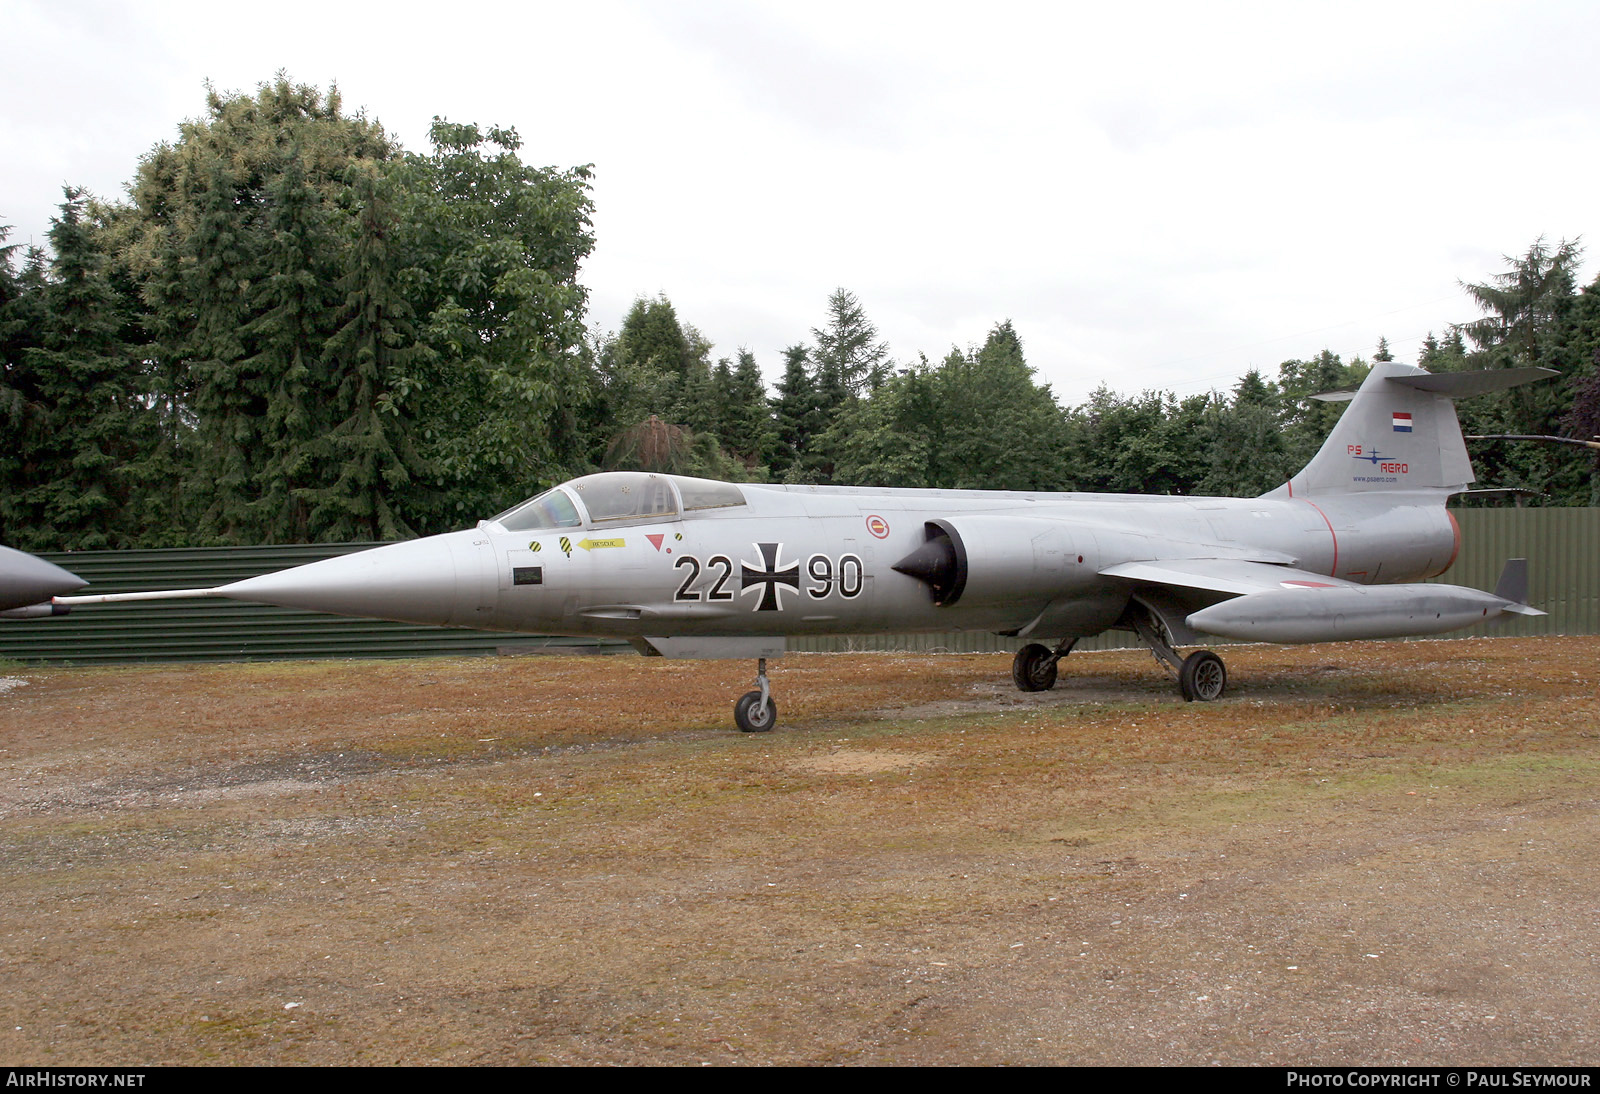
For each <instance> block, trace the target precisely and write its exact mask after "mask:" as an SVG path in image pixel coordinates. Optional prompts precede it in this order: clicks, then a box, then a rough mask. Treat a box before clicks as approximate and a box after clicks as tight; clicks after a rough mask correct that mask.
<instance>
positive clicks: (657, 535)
mask: <svg viewBox="0 0 1600 1094" xmlns="http://www.w3.org/2000/svg"><path fill="white" fill-rule="evenodd" d="M644 538H645V539H647V540H649V541H650V546H652V547H654V548H655V549H656V550H658V551H659V550H661V541H662V540H664V539H666V538H667V534H666V533H665V532H646V533H645V536H644Z"/></svg>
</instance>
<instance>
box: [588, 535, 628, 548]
mask: <svg viewBox="0 0 1600 1094" xmlns="http://www.w3.org/2000/svg"><path fill="white" fill-rule="evenodd" d="M627 545H628V541H627V540H625V539H621V538H618V539H590V538H588V537H587V536H585V537H584V538H583V539H580V540H579V541H578V546H579V547H582V548H583V549H584V550H585V551H598V550H600V549H601V548H602V547H626V546H627Z"/></svg>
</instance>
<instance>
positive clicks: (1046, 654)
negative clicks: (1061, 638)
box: [1011, 642, 1056, 691]
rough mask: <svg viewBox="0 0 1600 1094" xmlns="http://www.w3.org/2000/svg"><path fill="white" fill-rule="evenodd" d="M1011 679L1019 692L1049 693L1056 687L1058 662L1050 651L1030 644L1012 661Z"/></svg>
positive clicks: (1018, 652) (1037, 644)
mask: <svg viewBox="0 0 1600 1094" xmlns="http://www.w3.org/2000/svg"><path fill="white" fill-rule="evenodd" d="M1011 679H1012V680H1013V681H1014V682H1015V683H1016V685H1017V690H1018V691H1049V690H1050V689H1051V688H1053V687H1055V686H1056V662H1055V658H1054V657H1053V656H1052V655H1051V653H1050V651H1049V650H1048V649H1047V648H1046V647H1044V646H1041V645H1039V643H1037V642H1030V643H1028V644H1027V645H1026V646H1023V647H1022V648H1021V649H1020V650H1018V651H1017V656H1016V657H1014V658H1012V660H1011Z"/></svg>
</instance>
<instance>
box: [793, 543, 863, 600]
mask: <svg viewBox="0 0 1600 1094" xmlns="http://www.w3.org/2000/svg"><path fill="white" fill-rule="evenodd" d="M864 572H865V571H864V568H863V566H862V563H861V559H860V557H859V556H857V555H841V556H839V561H838V563H837V565H836V564H835V563H834V561H833V559H831V558H829V557H828V556H827V555H822V554H817V555H812V556H811V557H810V558H808V559H806V576H807V577H808V578H810V579H811V581H812V584H810V585H807V586H806V593H807V594H808V595H809V596H810V597H811V599H813V600H821V599H823V598H824V597H826V596H828V595H829V594H830V593H832V592H833V591H834V589H838V590H839V595H840V596H842V597H844V598H845V599H846V600H850V599H853V598H855V597H858V596H860V595H861V585H862V574H863V573H864Z"/></svg>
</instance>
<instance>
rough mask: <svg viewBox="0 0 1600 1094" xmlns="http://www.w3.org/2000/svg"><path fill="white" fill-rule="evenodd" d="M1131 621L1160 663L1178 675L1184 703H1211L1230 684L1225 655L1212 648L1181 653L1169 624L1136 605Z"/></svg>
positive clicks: (1219, 696)
mask: <svg viewBox="0 0 1600 1094" xmlns="http://www.w3.org/2000/svg"><path fill="white" fill-rule="evenodd" d="M1129 622H1130V623H1132V625H1133V633H1134V634H1137V635H1138V636H1139V641H1141V642H1143V643H1144V644H1145V645H1146V646H1149V647H1150V652H1151V653H1152V654H1153V655H1154V656H1155V659H1156V660H1157V661H1159V662H1161V666H1162V667H1163V668H1165V669H1166V670H1167V671H1168V672H1169V673H1171V674H1172V675H1173V676H1176V677H1177V678H1178V693H1179V694H1180V695H1182V696H1183V701H1184V702H1185V703H1193V702H1197V701H1198V702H1201V703H1209V702H1211V701H1212V700H1213V699H1220V698H1222V693H1223V692H1224V691H1226V690H1227V687H1228V670H1227V667H1226V666H1224V665H1223V663H1222V658H1220V657H1218V656H1217V655H1216V654H1214V653H1212V652H1211V651H1210V650H1196V651H1195V652H1193V653H1191V654H1190V655H1189V656H1188V657H1179V656H1178V651H1177V650H1175V649H1173V648H1172V645H1171V643H1169V642H1168V641H1167V631H1166V628H1165V627H1163V626H1161V625H1160V624H1159V623H1157V622H1156V620H1155V618H1154V616H1153V615H1151V613H1150V612H1149V611H1147V610H1142V609H1141V608H1136V609H1135V610H1134V611H1133V612H1132V618H1131V619H1130V620H1129Z"/></svg>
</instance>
